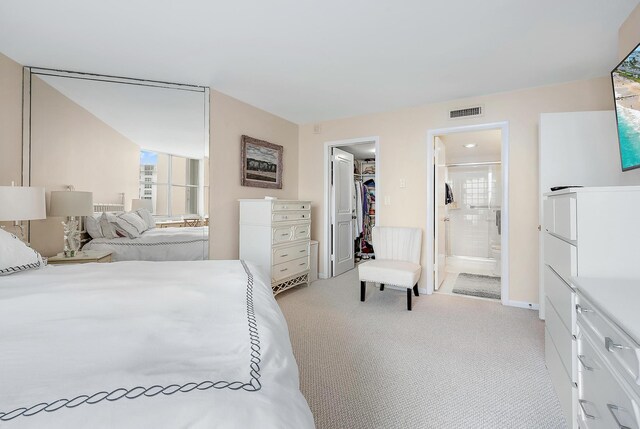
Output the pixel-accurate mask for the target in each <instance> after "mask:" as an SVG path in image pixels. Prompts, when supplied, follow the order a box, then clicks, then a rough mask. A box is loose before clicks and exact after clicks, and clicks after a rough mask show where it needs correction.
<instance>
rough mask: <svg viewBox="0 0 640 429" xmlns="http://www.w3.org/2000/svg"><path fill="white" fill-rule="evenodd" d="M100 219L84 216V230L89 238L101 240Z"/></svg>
mask: <svg viewBox="0 0 640 429" xmlns="http://www.w3.org/2000/svg"><path fill="white" fill-rule="evenodd" d="M99 218H100V217H99V216H98V215H93V216H85V218H84V229H86V230H87V234H89V235H90V236H91V238H102V237H104V234H103V233H102V228H101V227H100V219H99Z"/></svg>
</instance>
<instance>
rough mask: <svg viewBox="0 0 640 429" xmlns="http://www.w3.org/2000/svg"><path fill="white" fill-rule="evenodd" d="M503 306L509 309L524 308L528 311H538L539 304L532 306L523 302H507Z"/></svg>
mask: <svg viewBox="0 0 640 429" xmlns="http://www.w3.org/2000/svg"><path fill="white" fill-rule="evenodd" d="M505 305H507V306H509V307H518V308H526V309H529V310H539V309H540V305H539V304H532V303H530V302H525V301H507V302H506V303H505Z"/></svg>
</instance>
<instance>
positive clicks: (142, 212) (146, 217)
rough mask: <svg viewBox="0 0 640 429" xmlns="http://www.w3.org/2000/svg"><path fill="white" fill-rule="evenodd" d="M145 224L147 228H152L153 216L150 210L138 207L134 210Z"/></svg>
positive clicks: (153, 226) (153, 225) (154, 225)
mask: <svg viewBox="0 0 640 429" xmlns="http://www.w3.org/2000/svg"><path fill="white" fill-rule="evenodd" d="M135 213H136V214H137V215H138V216H140V218H141V219H142V220H143V221H144V223H145V224H146V225H147V229H152V228H155V227H156V220H155V219H154V218H153V215H152V214H151V212H150V211H149V210H147V209H138V210H136V212H135Z"/></svg>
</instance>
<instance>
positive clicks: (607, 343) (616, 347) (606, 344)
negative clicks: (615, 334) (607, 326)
mask: <svg viewBox="0 0 640 429" xmlns="http://www.w3.org/2000/svg"><path fill="white" fill-rule="evenodd" d="M604 348H605V349H607V350H608V351H610V352H613V351H614V350H626V349H629V347H627V346H623V345H622V344H616V343H614V342H613V340H612V339H611V338H609V337H604Z"/></svg>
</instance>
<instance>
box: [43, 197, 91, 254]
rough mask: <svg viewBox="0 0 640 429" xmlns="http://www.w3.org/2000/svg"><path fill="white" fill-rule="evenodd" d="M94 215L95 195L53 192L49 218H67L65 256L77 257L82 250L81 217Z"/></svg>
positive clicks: (65, 223) (65, 225) (63, 223)
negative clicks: (77, 253)
mask: <svg viewBox="0 0 640 429" xmlns="http://www.w3.org/2000/svg"><path fill="white" fill-rule="evenodd" d="M92 214H93V193H91V192H82V191H74V190H68V191H51V201H50V204H49V216H51V217H66V218H67V220H66V222H62V225H63V226H64V256H65V257H67V258H71V257H74V256H76V252H77V251H78V250H79V249H80V242H81V241H80V218H79V217H80V216H89V215H92Z"/></svg>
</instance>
